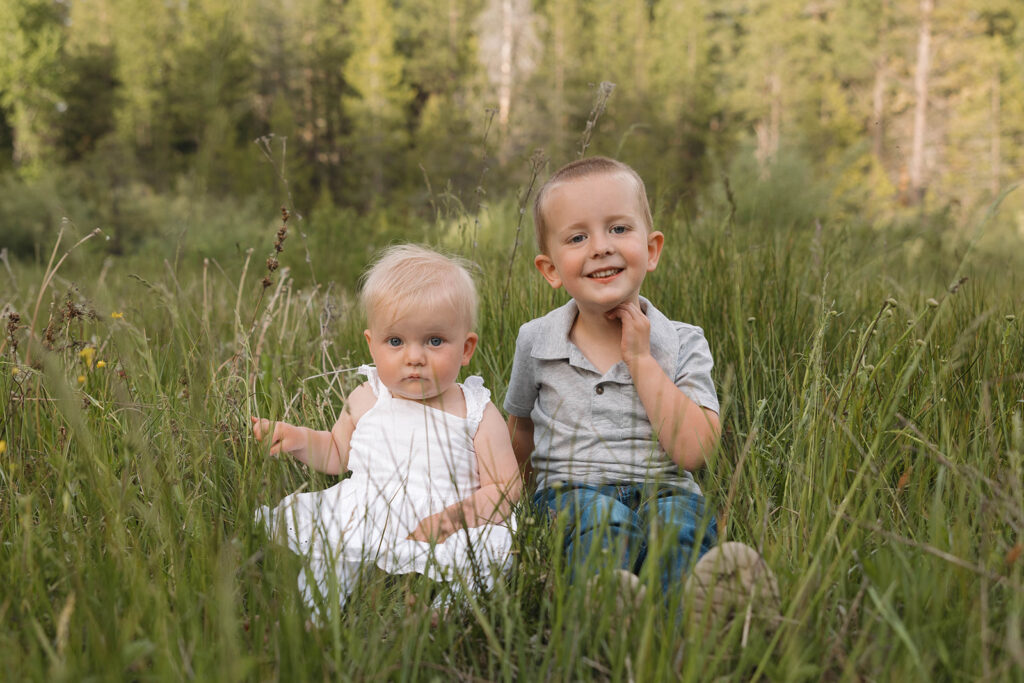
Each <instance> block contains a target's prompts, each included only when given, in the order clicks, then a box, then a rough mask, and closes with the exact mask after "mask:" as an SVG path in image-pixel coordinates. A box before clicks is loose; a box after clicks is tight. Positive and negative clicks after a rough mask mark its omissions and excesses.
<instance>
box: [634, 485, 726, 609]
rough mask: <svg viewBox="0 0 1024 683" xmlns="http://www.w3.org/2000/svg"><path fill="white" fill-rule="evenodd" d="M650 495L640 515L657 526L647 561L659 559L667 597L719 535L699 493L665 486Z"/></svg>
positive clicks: (659, 570) (639, 511)
mask: <svg viewBox="0 0 1024 683" xmlns="http://www.w3.org/2000/svg"><path fill="white" fill-rule="evenodd" d="M651 493H652V494H653V495H648V497H647V498H646V500H645V502H644V503H643V504H641V506H640V508H639V510H638V513H639V514H640V516H641V518H643V519H648V520H651V523H652V526H654V528H652V529H651V536H652V537H651V543H650V546H651V547H650V548H649V550H648V559H654V558H657V559H656V561H657V563H658V566H657V568H656V570H657V573H658V576H659V578H660V579H661V585H662V589H663V590H664V591H665V594H666V595H668V593H669V591H671V590H672V589H673V587H675V588H678V587H679V586H681V585H682V583H683V581H684V579H685V577H686V572H687V571H688V570H689V568H690V566H691V564H692V563H694V562H696V561H697V560H698V559H699V558H700V557H701V556H702V555H704V553H706V552H708V551H709V550H711V548H713V547H714V545H715V543H716V542H717V540H718V532H717V530H716V524H715V518H714V516H713V515H711V514H710V513H709V512H708V511H707V508H706V505H705V502H704V497H703V496H702V495H700V494H699V493H694V492H692V491H687V490H685V489H680V488H676V487H674V486H664V485H662V486H659V487H658V488H657V489H655V490H654V491H652V492H651ZM698 543H699V544H698ZM694 552H696V557H694V556H693V554H694Z"/></svg>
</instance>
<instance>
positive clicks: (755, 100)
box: [0, 0, 1024, 283]
mask: <svg viewBox="0 0 1024 683" xmlns="http://www.w3.org/2000/svg"><path fill="white" fill-rule="evenodd" d="M0 53H2V54H3V59H2V60H0V198H2V199H0V225H2V226H3V244H2V245H0V247H5V248H7V249H8V250H9V253H10V254H11V255H12V256H13V257H17V258H29V259H34V260H35V261H36V262H40V261H41V260H42V259H43V254H42V252H43V251H44V248H43V247H42V245H44V244H47V243H52V240H53V238H54V237H55V235H56V232H57V231H58V230H59V229H60V227H61V225H62V220H63V219H65V218H67V219H68V220H70V221H71V222H72V223H73V225H74V226H75V227H76V228H77V229H78V230H77V231H78V232H79V233H83V234H84V233H85V232H87V231H88V230H91V229H93V228H94V227H100V228H102V230H103V231H104V233H105V235H106V237H107V240H106V243H105V245H104V248H105V249H106V250H107V251H109V252H111V253H125V252H136V251H140V250H141V251H145V250H151V251H154V252H155V253H156V254H159V255H163V256H166V255H167V254H168V253H169V252H171V251H172V250H179V251H180V249H181V248H182V242H184V243H185V247H186V248H189V247H192V248H195V249H197V250H205V251H206V252H207V253H208V252H209V250H211V249H213V250H222V249H225V248H231V247H233V246H234V245H236V244H238V243H242V242H244V241H245V239H244V238H245V237H246V236H245V235H241V234H239V230H244V228H242V227H240V226H244V225H246V224H248V225H250V226H251V228H252V229H253V230H257V229H259V228H260V227H262V226H263V225H265V222H266V220H270V219H271V218H272V217H273V215H274V213H275V210H274V207H276V206H279V205H281V204H287V205H288V206H290V207H291V208H292V209H293V211H295V212H297V213H298V214H299V216H300V218H301V219H302V220H304V221H305V223H304V224H303V229H304V230H305V231H306V232H308V234H309V235H310V238H311V239H313V240H316V239H317V236H318V235H319V236H321V237H322V238H323V241H320V242H316V244H317V245H318V246H320V245H322V246H326V247H327V248H330V247H331V246H334V245H337V244H340V242H337V241H335V240H332V239H331V237H330V236H332V235H333V236H335V237H338V236H341V238H342V239H343V243H344V245H345V246H346V247H347V249H346V251H349V252H351V253H352V254H353V259H352V264H351V266H352V271H353V272H352V273H350V274H347V275H345V274H343V275H342V276H341V277H342V279H343V280H346V279H347V281H348V282H349V283H351V281H352V280H353V278H354V277H355V276H354V273H356V272H358V270H359V268H360V267H361V265H362V264H363V263H364V262H365V260H366V254H368V253H371V252H372V251H373V250H374V248H375V247H376V246H380V244H382V243H386V242H387V241H389V240H393V239H396V238H404V237H410V236H412V237H415V236H416V235H417V234H419V233H418V232H417V230H418V228H416V227H413V226H416V225H417V223H419V224H422V223H423V220H420V219H430V220H433V219H436V218H438V217H442V216H454V215H466V214H475V213H477V212H478V211H479V210H480V209H481V208H482V207H486V206H487V205H488V204H489V203H491V202H496V201H499V200H501V199H503V198H508V197H513V196H515V195H516V194H517V193H519V192H520V191H521V190H523V189H525V188H526V186H527V185H528V183H529V181H530V178H531V176H532V175H533V174H534V173H535V172H536V170H537V169H536V162H537V160H538V158H539V153H538V150H540V151H541V152H540V154H543V156H544V158H545V159H548V160H551V161H552V162H553V163H554V165H556V166H557V165H560V164H561V163H564V162H565V161H567V160H569V159H571V158H573V157H574V156H575V155H576V154H577V153H579V152H580V136H581V131H583V130H584V129H586V128H587V122H588V120H590V119H591V118H592V117H591V114H592V113H593V108H594V106H595V103H596V104H597V106H598V107H600V106H602V105H603V104H604V103H606V102H608V101H609V100H608V97H607V96H608V95H609V94H611V86H610V85H608V84H611V83H613V84H615V85H614V94H613V95H611V99H610V102H611V106H609V107H608V108H607V111H605V112H603V115H601V116H600V117H599V121H598V124H597V129H596V130H594V131H590V132H592V133H593V135H592V139H593V146H592V147H591V149H590V150H588V153H606V154H611V155H614V156H617V157H620V158H622V159H623V160H625V161H627V162H628V163H630V164H632V165H633V166H635V167H636V168H637V169H638V170H639V172H640V173H641V175H642V176H643V177H644V178H645V179H647V181H648V184H649V186H650V188H649V189H650V191H651V194H652V196H653V197H654V198H655V203H656V206H657V209H658V210H659V211H660V212H672V211H676V210H680V211H683V212H685V213H686V215H691V216H694V215H696V216H699V215H700V213H701V211H702V210H704V209H705V208H706V206H707V205H708V203H709V202H711V201H713V199H714V198H715V197H716V196H718V197H720V196H721V194H722V185H723V183H722V178H723V177H724V178H728V179H730V181H731V184H732V186H733V188H734V189H735V190H736V195H737V196H738V197H739V198H740V199H739V201H740V204H741V206H740V210H741V211H742V210H743V209H744V206H743V205H742V204H743V201H744V198H745V197H747V196H748V193H747V192H745V190H746V189H747V188H748V187H752V186H755V185H763V186H767V190H766V191H765V192H762V193H759V196H760V197H761V198H770V200H763V201H761V202H760V204H759V205H758V206H757V207H756V208H753V207H747V208H750V209H751V210H756V211H757V212H758V213H759V214H760V216H761V219H762V220H765V221H769V222H770V221H773V220H779V221H796V222H803V223H804V224H811V223H813V222H814V221H815V220H816V219H823V218H824V217H826V216H827V217H828V218H829V219H830V220H831V221H832V222H833V224H848V225H849V224H854V225H858V226H863V227H865V228H869V229H873V230H881V231H884V233H885V234H884V237H885V239H892V240H893V242H899V243H901V244H905V245H908V247H909V249H908V255H909V257H910V258H913V257H914V256H915V255H921V254H924V255H926V256H927V255H932V254H937V253H941V254H947V255H948V254H950V253H955V254H957V253H959V254H962V253H963V251H964V250H965V249H964V244H965V243H966V242H967V241H968V240H971V239H974V237H976V236H977V235H975V233H974V232H972V228H973V226H976V225H977V221H978V218H979V216H980V214H981V212H983V211H984V210H985V209H986V208H987V207H988V206H990V205H991V203H992V202H993V200H994V198H995V197H996V196H997V195H998V194H999V193H1000V191H1001V190H1002V189H1004V188H1006V187H1009V186H1010V185H1012V184H1013V183H1014V182H1015V181H1018V180H1019V179H1020V178H1021V177H1022V175H1024V173H1022V172H1024V76H1022V74H1024V5H1022V4H1021V3H1019V2H1015V1H1013V0H994V1H991V2H989V1H986V2H980V1H979V0H938V1H936V0H863V1H858V2H840V1H837V0H770V1H769V0H730V1H728V2H705V1H701V0H694V1H688V2H679V1H670V0H629V1H621V0H614V1H607V0H598V1H595V2H580V1H579V0H535V1H534V2H531V1H530V0H391V1H382V0H238V1H235V0H231V1H230V2H229V1H228V0H190V1H186V0H182V1H180V2H179V1H175V2H171V1H166V2H140V1H139V0H16V1H15V2H6V3H3V4H2V7H0ZM602 84H603V85H602ZM602 88H603V91H602ZM267 160H270V161H271V162H272V163H266V161H267ZM282 180H285V181H286V182H284V183H282V182H281V181H282ZM228 215H231V216H233V217H235V218H237V217H239V216H245V217H252V218H253V220H252V221H248V222H247V221H245V220H241V221H239V220H233V221H231V224H230V225H228V224H227V222H226V221H225V220H224V219H223V217H224V216H228ZM218 217H220V218H218ZM257 217H262V218H257ZM356 225H358V226H360V227H361V228H363V229H359V230H355V229H353V227H354V226H356ZM186 233H187V234H188V239H186V240H181V239H180V236H181V235H182V234H186ZM1022 244H1024V193H1014V194H1011V195H1010V196H1008V197H1007V198H1006V200H1005V202H1004V203H1003V206H1002V210H1001V211H1000V212H999V214H998V216H996V218H995V220H993V221H992V222H990V224H989V225H987V227H986V230H985V233H984V235H981V238H980V239H977V240H975V243H974V245H975V248H976V249H977V250H980V251H981V252H982V253H986V252H987V253H988V254H989V255H990V256H992V257H993V258H995V259H996V260H997V263H1002V264H1010V265H1012V264H1013V263H1015V261H1014V259H1013V254H1014V248H1015V247H1020V246H1021V245H1022ZM1018 251H1019V249H1018ZM1008 259H1009V261H1007V260H1008ZM346 270H348V269H346Z"/></svg>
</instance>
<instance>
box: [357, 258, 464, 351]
mask: <svg viewBox="0 0 1024 683" xmlns="http://www.w3.org/2000/svg"><path fill="white" fill-rule="evenodd" d="M470 268H471V264H470V263H469V261H466V260H465V259H462V258H459V257H457V256H449V255H447V254H441V253H439V252H437V251H434V250H433V249H429V248H427V247H424V246H420V245H418V244H400V245H397V246H393V247H388V248H387V249H385V250H384V251H383V252H382V253H381V255H380V257H378V258H377V260H376V261H374V263H373V265H371V266H370V268H369V269H368V270H367V271H366V272H365V273H364V274H363V277H362V290H361V291H360V294H359V300H360V303H361V304H362V306H363V310H364V311H365V312H366V318H367V322H369V323H370V324H372V323H373V321H374V319H375V316H379V315H388V316H390V317H391V318H392V319H393V320H397V319H399V318H401V317H402V316H404V315H407V314H408V313H409V312H410V311H411V310H413V309H420V308H429V307H432V306H445V307H449V308H451V309H454V310H455V311H456V312H457V313H458V315H459V318H460V319H461V320H462V321H464V322H465V323H466V329H467V330H468V331H472V330H473V329H474V328H475V327H476V311H477V294H476V285H475V284H474V283H473V276H472V275H470Z"/></svg>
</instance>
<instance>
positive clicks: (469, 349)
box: [462, 332, 480, 366]
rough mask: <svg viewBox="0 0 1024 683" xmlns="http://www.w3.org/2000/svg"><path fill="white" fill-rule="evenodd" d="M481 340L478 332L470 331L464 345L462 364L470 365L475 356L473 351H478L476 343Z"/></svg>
mask: <svg viewBox="0 0 1024 683" xmlns="http://www.w3.org/2000/svg"><path fill="white" fill-rule="evenodd" d="M478 341H480V337H478V336H477V334H476V332H470V333H469V334H468V335H466V341H465V343H464V344H463V345H462V365H463V366H466V365H469V361H470V360H471V359H472V358H473V352H475V351H476V343H477V342H478Z"/></svg>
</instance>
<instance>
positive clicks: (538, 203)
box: [533, 157, 654, 254]
mask: <svg viewBox="0 0 1024 683" xmlns="http://www.w3.org/2000/svg"><path fill="white" fill-rule="evenodd" d="M601 174H609V175H621V176H623V177H625V178H627V179H629V180H630V181H631V182H632V183H633V185H634V187H635V188H636V201H637V204H638V205H639V207H640V217H641V218H642V219H643V220H644V222H645V223H646V226H645V227H646V228H647V231H648V232H650V231H651V230H653V229H654V218H653V217H652V216H651V205H650V202H648V201H647V188H646V187H644V181H643V178H641V177H640V174H639V173H637V172H636V171H635V170H633V167H632V166H630V165H629V164H624V163H622V162H621V161H618V160H616V159H609V158H608V157H587V158H585V159H577V160H576V161H572V162H569V163H568V164H566V165H565V166H563V167H562V168H560V169H558V170H557V171H555V174H554V175H553V176H551V177H550V178H548V181H547V182H546V183H544V185H542V186H541V188H540V190H539V191H538V192H537V198H536V199H534V201H533V229H534V232H535V235H536V237H537V249H539V250H540V252H541V253H542V254H546V253H547V245H546V243H545V237H546V235H547V231H548V225H547V222H546V221H545V219H544V203H545V201H546V200H547V198H548V195H549V194H551V191H552V190H553V189H555V188H556V187H558V186H559V185H561V184H562V183H567V182H570V181H573V180H579V179H581V178H587V177H589V176H594V175H601Z"/></svg>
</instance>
